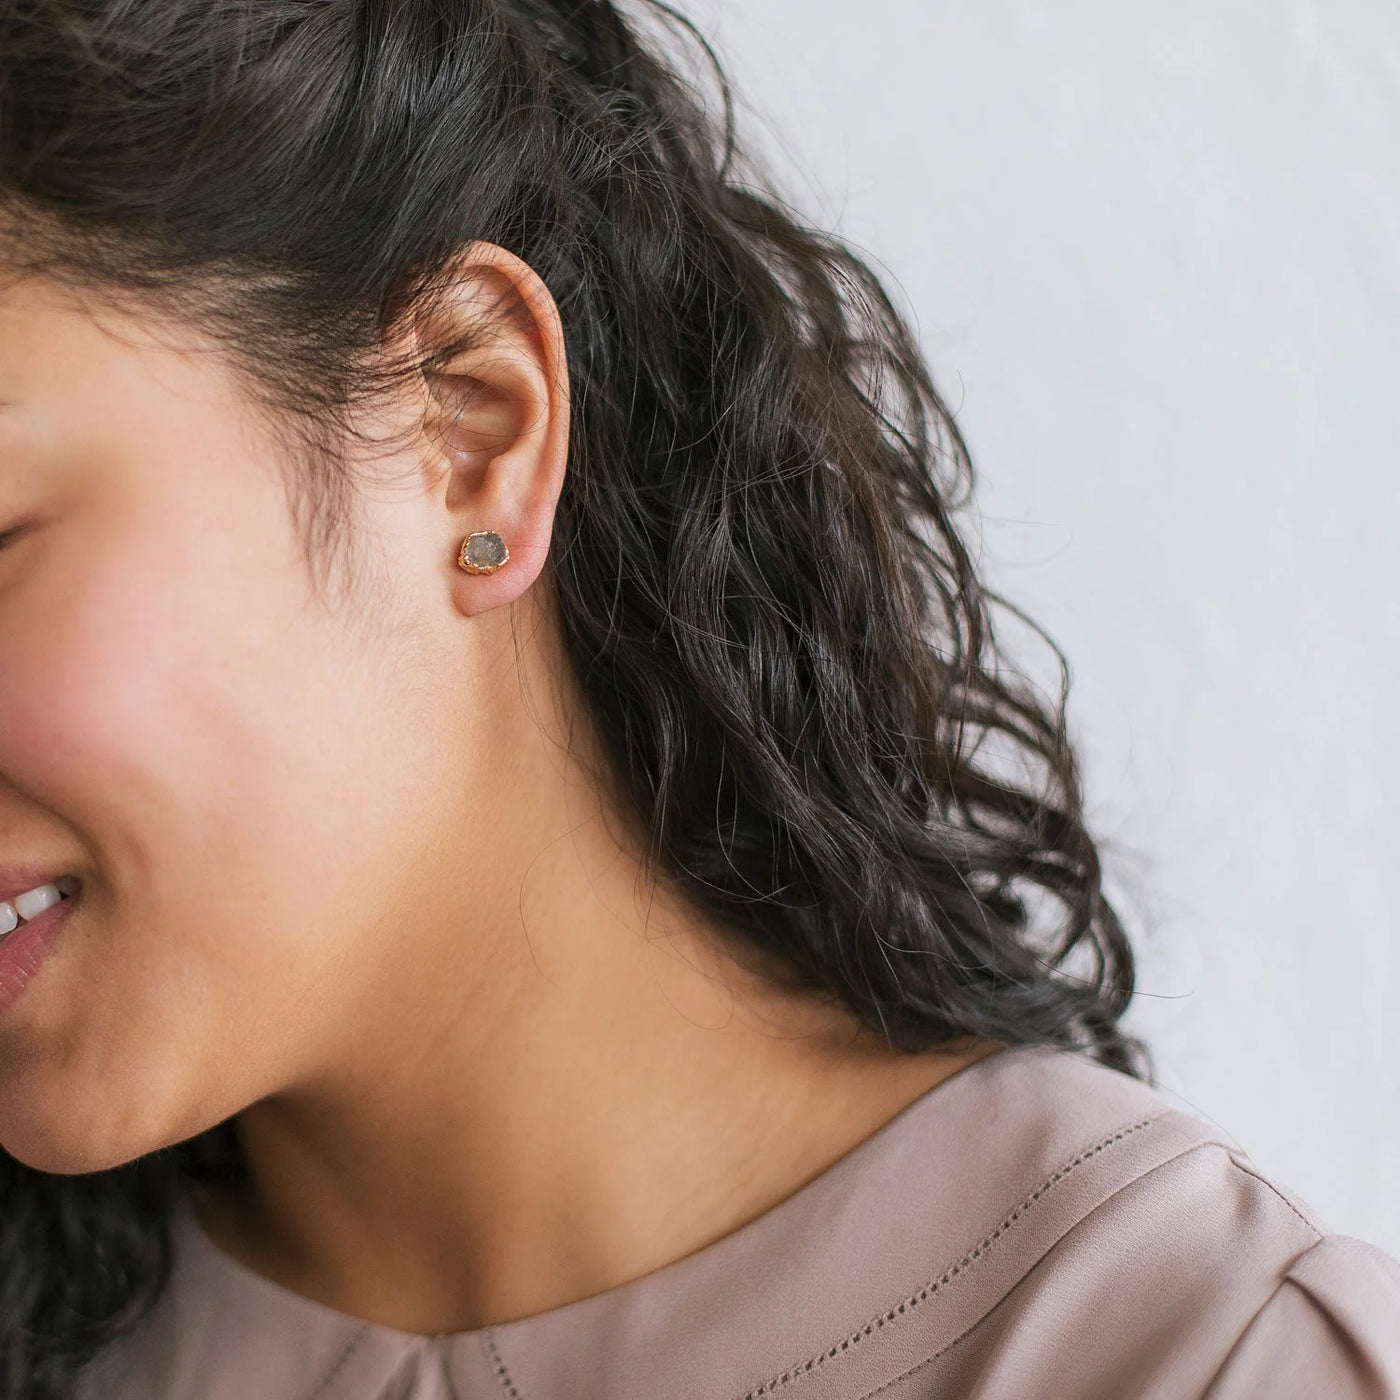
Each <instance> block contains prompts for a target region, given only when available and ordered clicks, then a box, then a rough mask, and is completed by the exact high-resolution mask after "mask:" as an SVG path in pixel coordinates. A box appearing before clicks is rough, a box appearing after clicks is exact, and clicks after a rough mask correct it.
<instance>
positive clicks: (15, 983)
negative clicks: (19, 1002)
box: [0, 880, 81, 1014]
mask: <svg viewBox="0 0 1400 1400" xmlns="http://www.w3.org/2000/svg"><path fill="white" fill-rule="evenodd" d="M39 883H40V884H43V883H44V882H43V881H42V880H41V881H40V882H39ZM28 888H31V889H32V888H33V886H29V887H28ZM19 893H21V894H23V893H24V891H23V890H20V891H19ZM80 897H81V896H79V895H70V896H68V897H67V898H66V899H61V900H59V902H58V903H57V904H55V905H53V906H52V907H51V908H49V909H45V910H44V912H43V913H42V914H40V915H39V916H38V917H37V918H33V919H30V920H29V922H28V923H23V924H21V925H20V926H19V927H18V928H17V929H16V930H15V931H14V932H13V933H10V934H6V935H5V937H4V938H0V1014H3V1013H4V1011H5V1009H6V1008H7V1007H8V1006H9V1005H10V1003H11V1002H12V1001H14V999H15V998H16V997H17V996H19V994H20V993H21V992H22V991H24V989H25V988H26V987H27V986H28V985H29V984H30V982H32V981H33V980H34V976H35V974H36V973H37V972H38V971H39V969H40V968H41V967H43V965H44V964H45V963H46V962H47V961H48V959H49V955H50V954H51V953H52V952H53V951H54V948H55V946H56V945H57V943H58V939H59V934H60V933H61V932H62V929H63V925H64V924H65V923H66V922H67V920H68V916H69V915H70V914H71V913H72V912H73V906H74V905H75V904H76V903H77V902H78V899H79V898H80Z"/></svg>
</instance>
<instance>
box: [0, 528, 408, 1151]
mask: <svg viewBox="0 0 1400 1400" xmlns="http://www.w3.org/2000/svg"><path fill="white" fill-rule="evenodd" d="M194 541H199V546H198V547H195V545H194V543H193V542H194ZM72 552H73V554H74V556H75V557H74V558H73V559H71V560H68V561H66V562H67V566H68V567H67V569H62V568H60V565H61V564H62V563H63V562H64V561H60V560H59V559H58V558H57V554H58V551H57V550H54V551H53V552H52V553H51V555H50V556H49V558H48V560H47V561H46V563H45V566H44V569H45V577H44V578H39V577H37V575H36V576H35V577H34V578H33V579H32V580H30V581H29V583H30V584H32V586H27V588H26V596H25V599H24V600H23V603H24V605H23V608H21V607H20V605H19V603H18V601H14V602H13V604H12V605H11V604H7V605H6V606H4V607H0V631H3V636H0V647H3V650H4V654H5V655H6V656H22V657H23V658H24V664H23V666H22V667H14V668H11V667H8V666H7V667H5V668H4V670H3V673H0V772H3V773H4V774H5V775H6V776H7V778H8V780H9V782H10V783H11V784H12V785H13V786H14V787H15V788H16V789H17V790H18V792H19V794H20V797H21V802H22V806H21V807H18V808H16V809H15V810H18V811H29V810H34V811H35V813H36V815H35V816H34V817H33V819H31V820H25V821H24V822H23V824H22V825H17V827H16V829H17V830H19V831H21V832H22V833H24V834H25V836H26V838H27V837H28V835H29V833H37V832H39V831H46V832H55V818H57V821H58V823H60V824H61V825H60V826H59V827H58V829H60V830H63V831H64V832H65V833H66V835H67V839H66V840H65V839H62V838H60V837H58V836H57V835H56V834H55V835H52V836H50V837H48V838H46V839H44V847H45V849H48V850H55V849H56V850H63V851H72V852H73V854H74V855H75V857H77V858H78V859H79V860H80V861H81V862H82V866H83V871H82V873H84V874H86V875H88V877H89V888H88V889H87V890H86V891H85V893H84V900H83V906H82V907H80V908H79V909H78V911H77V917H75V918H74V919H73V920H72V924H71V932H70V935H69V937H68V938H67V939H66V940H65V943H64V945H63V947H62V950H61V952H60V953H59V954H58V955H57V956H56V957H55V958H54V959H53V962H52V964H51V965H50V966H49V967H48V968H46V969H45V971H44V974H43V975H41V977H39V978H38V979H36V981H35V983H34V984H33V985H32V986H31V988H29V989H28V990H27V991H26V993H25V995H24V996H23V997H22V998H21V999H20V1001H18V1002H17V1003H15V1006H14V1007H13V1008H12V1011H13V1012H15V1013H16V1014H15V1015H14V1016H13V1017H10V1016H7V1017H5V1018H4V1021H9V1022H10V1023H11V1024H9V1025H6V1024H4V1022H0V1067H3V1069H4V1071H5V1077H4V1085H3V1088H0V1141H4V1143H5V1145H6V1146H7V1148H9V1150H10V1151H11V1152H12V1153H14V1154H15V1155H20V1156H22V1157H24V1158H25V1159H27V1160H33V1161H34V1164H35V1165H47V1169H49V1170H68V1169H82V1170H90V1169H95V1167H96V1166H100V1165H104V1164H108V1163H110V1162H111V1161H115V1160H125V1159H128V1158H129V1157H130V1156H132V1155H135V1154H137V1153H139V1152H142V1151H147V1150H150V1149H151V1148H153V1147H156V1146H160V1145H163V1144H164V1143H165V1142H169V1141H175V1140H178V1139H179V1138H181V1137H184V1136H188V1135H189V1134H190V1133H192V1132H195V1131H199V1130H201V1129H202V1128H203V1127H206V1126H209V1124H210V1123H212V1122H216V1121H219V1119H221V1118H223V1117H226V1116H227V1115H228V1114H229V1113H232V1112H235V1111H237V1110H238V1109H240V1108H242V1107H244V1106H246V1104H247V1103H248V1102H251V1101H252V1100H253V1099H255V1098H257V1097H260V1096H261V1095H262V1094H264V1093H266V1092H271V1091H272V1090H274V1089H275V1088H277V1087H280V1083H281V1081H282V1080H285V1079H286V1078H287V1077H289V1076H291V1075H294V1074H295V1073H296V1070H297V1065H298V1060H299V1057H300V1056H301V1055H303V1054H304V1053H306V1052H307V1048H308V1046H309V1045H311V1044H312V1043H314V1042H315V1040H316V1039H317V1038H318V1036H319V1035H320V1034H321V1033H322V1031H321V1024H320V1022H319V1021H318V1018H321V1019H322V1020H324V1021H326V1022H328V1021H329V1019H330V1018H331V1017H332V1016H333V1014H334V1011H335V1002H336V994H335V989H336V988H337V986H345V987H346V989H347V991H348V990H349V988H348V985H347V983H346V979H345V976H344V971H345V968H346V967H347V966H353V964H354V945H355V941H356V939H357V937H359V936H360V934H359V930H360V929H362V928H364V929H368V928H369V927H370V926H371V925H372V923H373V921H374V919H375V917H376V908H375V902H374V901H375V899H376V897H379V898H380V899H383V898H384V897H386V881H385V878H384V873H385V872H384V868H383V866H384V863H385V860H386V856H387V855H391V854H392V853H391V852H388V851H387V848H386V844H385V842H386V833H385V832H383V831H378V830H376V821H377V818H376V811H377V810H378V807H377V804H376V795H377V794H381V795H382V794H383V792H384V785H385V784H386V783H389V782H391V781H392V770H393V764H394V755H393V752H392V750H391V749H390V748H387V747H386V739H387V737H388V732H387V727H386V726H385V725H384V723H383V716H384V714H385V711H386V707H387V706H389V705H391V704H392V698H391V697H388V696H386V695H385V694H383V692H382V690H381V689H380V687H379V685H378V684H377V683H376V682H375V681H374V679H373V678H374V677H376V676H377V675H379V674H380V672H379V671H378V669H377V668H375V667H372V666H369V665H367V664H366V662H365V658H364V656H363V654H360V653H356V652H355V651H354V650H353V649H352V648H351V643H350V642H349V641H348V640H346V639H344V637H343V635H342V634H341V633H340V632H339V631H338V630H337V629H336V628H335V627H334V625H333V623H331V622H330V621H329V620H328V619H326V618H324V616H323V615H321V614H320V613H318V612H317V611H316V610H315V609H314V608H312V607H310V606H308V605H307V603H306V601H305V593H304V588H303V587H302V585H301V577H302V576H301V572H300V569H301V566H300V562H299V560H297V559H296V558H295V557H294V556H293V554H292V552H291V549H290V546H288V545H285V543H284V542H282V541H281V540H280V539H276V538H274V539H267V540H259V539H247V538H245V539H242V540H239V541H234V540H233V539H232V538H230V537H229V536H228V535H227V534H224V535H223V536H220V535H218V534H212V533H210V532H206V531H200V530H198V529H193V528H192V529H190V530H174V529H172V530H161V531H159V532H150V533H148V534H146V535H145V536H144V537H143V536H142V534H141V533H140V532H139V531H138V530H137V529H136V528H135V525H134V523H133V524H132V525H131V527H130V528H126V529H123V530H121V531H115V532H113V533H112V534H111V535H108V536H106V537H105V539H97V540H91V541H87V542H86V543H85V544H84V546H83V547H82V548H81V549H78V548H77V547H76V545H74V546H73V548H72ZM79 559H80V560H81V563H79ZM21 613H23V615H24V622H23V624H20V623H19V621H18V619H19V617H20V615H21ZM376 763H377V764H378V765H379V767H378V768H377V769H376V766H375V765H376ZM39 809H42V810H43V811H44V813H45V817H46V819H44V820H41V819H40V818H39V817H38V816H37V811H38V810H39ZM16 1065H18V1066H19V1067H20V1068H19V1069H18V1071H16V1072H11V1071H12V1067H14V1066H16ZM205 1120H207V1121H205ZM75 1162H76V1163H78V1165H77V1166H73V1165H72V1164H73V1163H75Z"/></svg>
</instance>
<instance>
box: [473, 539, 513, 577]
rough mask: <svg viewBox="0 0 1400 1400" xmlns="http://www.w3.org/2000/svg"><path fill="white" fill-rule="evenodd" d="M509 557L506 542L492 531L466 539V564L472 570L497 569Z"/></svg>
mask: <svg viewBox="0 0 1400 1400" xmlns="http://www.w3.org/2000/svg"><path fill="white" fill-rule="evenodd" d="M509 557H510V556H509V554H508V553H507V552H506V542H505V541H504V540H503V539H502V538H501V537H500V536H499V535H498V534H497V533H496V532H495V531H494V530H485V531H483V532H482V533H481V534H477V535H469V536H468V537H467V563H468V564H470V565H471V566H472V568H474V569H499V568H500V567H501V565H502V564H504V563H505V562H506V560H507V559H508V558H509Z"/></svg>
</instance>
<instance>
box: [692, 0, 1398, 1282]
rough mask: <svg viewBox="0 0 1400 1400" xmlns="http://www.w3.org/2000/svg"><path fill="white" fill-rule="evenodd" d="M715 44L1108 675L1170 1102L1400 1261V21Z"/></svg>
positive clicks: (873, 20)
mask: <svg viewBox="0 0 1400 1400" xmlns="http://www.w3.org/2000/svg"><path fill="white" fill-rule="evenodd" d="M682 4H683V6H684V8H685V10H686V12H687V13H689V14H690V15H692V16H693V17H694V18H695V19H696V20H697V22H698V23H699V24H700V26H701V28H702V30H703V31H704V32H705V33H707V34H708V35H709V36H710V37H711V38H712V39H713V40H714V41H715V42H716V44H717V46H718V48H719V49H720V52H721V55H722V56H723V57H724V58H725V59H726V60H727V61H728V64H729V67H730V71H731V73H732V75H733V76H734V78H735V79H736V82H737V84H738V87H739V91H740V96H741V98H742V99H743V100H744V102H745V104H746V105H747V107H748V108H749V109H750V111H749V113H748V114H747V116H746V124H747V128H748V131H749V133H750V136H751V138H752V144H754V145H756V146H758V147H759V148H760V149H762V150H766V151H768V152H769V153H770V161H775V162H776V163H777V167H778V170H779V173H780V179H781V181H782V183H783V185H784V187H785V189H787V190H788V191H789V192H790V193H791V195H792V196H793V198H794V200H795V201H796V202H798V203H799V204H800V206H801V207H802V208H803V209H804V210H805V211H806V212H808V213H809V214H810V215H811V216H812V217H813V219H814V220H815V221H816V222H818V223H821V224H823V225H824V226H833V225H834V226H837V227H839V228H840V229H841V230H842V231H843V233H844V234H845V235H846V236H847V237H848V239H849V240H850V241H852V242H854V243H855V244H856V245H857V246H858V247H859V248H861V249H862V250H863V251H864V252H866V253H867V254H869V255H871V256H872V257H873V258H874V259H876V261H877V264H878V265H879V266H881V267H882V268H883V269H884V270H885V271H886V272H887V274H888V282H889V284H890V285H892V287H893V289H894V290H895V292H896V294H897V295H898V296H899V297H900V298H901V299H902V301H903V304H904V305H905V306H906V307H907V308H908V310H909V311H910V313H911V314H912V315H913V316H914V317H915V319H916V321H917V324H918V326H919V328H920V332H921V335H922V338H923V343H924V346H925V348H926V350H927V353H928V354H929V356H930V358H931V360H932V363H933V365H934V368H935V372H936V375H937V378H938V381H939V383H940V386H941V387H942V388H943V390H944V391H945V395H946V396H947V397H948V398H949V399H950V400H951V401H952V403H953V405H954V406H955V407H956V408H957V409H958V419H959V422H960V424H961V426H962V428H963V429H964V431H965V433H966V434H967V436H968V438H969V440H970V446H971V449H972V453H973V457H974V460H975V462H976V464H977V467H978V469H979V472H980V487H979V492H980V510H981V516H982V527H981V528H982V540H983V546H982V554H983V560H984V565H985V567H986V568H987V569H988V571H989V574H990V577H991V579H992V581H993V583H994V584H996V585H997V586H998V587H1000V588H1001V589H1002V590H1003V591H1005V592H1007V593H1008V594H1009V595H1010V596H1011V597H1013V598H1014V599H1015V600H1016V601H1018V602H1020V603H1021V604H1023V605H1024V606H1026V607H1027V609H1028V610H1029V611H1031V612H1032V614H1033V615H1035V616H1036V617H1037V618H1038V619H1039V620H1040V621H1042V622H1043V623H1044V624H1045V625H1046V626H1047V627H1048V629H1049V630H1050V631H1051V633H1052V635H1054V636H1055V638H1056V640H1057V641H1058V642H1059V643H1060V644H1061V646H1062V647H1063V648H1064V649H1065V651H1066V652H1067V653H1068V655H1069V658H1070V662H1071V665H1072V667H1073V672H1074V689H1073V692H1072V698H1071V709H1070V714H1071V721H1072V725H1073V728H1074V732H1075V734H1076V737H1077V739H1078V741H1079V743H1080V745H1081V748H1082V750H1083V753H1084V756H1085V763H1086V777H1087V787H1088V793H1089V797H1090V802H1091V808H1092V813H1093V817H1094V820H1095V823H1096V829H1097V831H1098V832H1099V833H1100V834H1101V835H1102V836H1104V837H1106V838H1107V839H1108V841H1109V844H1110V854H1109V863H1110V870H1111V873H1112V876H1113V881H1114V888H1115V890H1116V891H1119V892H1120V893H1121V894H1122V895H1123V897H1124V899H1125V901H1126V908H1125V912H1126V913H1127V914H1128V915H1129V916H1130V917H1131V919H1132V921H1133V925H1134V927H1135V928H1136V929H1137V930H1138V944H1139V951H1140V954H1141V978H1140V986H1141V989H1142V991H1143V992H1144V993H1145V994H1146V995H1144V997H1143V998H1142V999H1141V1001H1140V1002H1139V1004H1138V1006H1137V1007H1136V1009H1135V1010H1134V1012H1133V1013H1132V1014H1131V1017H1130V1020H1129V1025H1130V1026H1132V1027H1133V1028H1134V1029H1136V1030H1138V1031H1140V1032H1142V1033H1145V1034H1146V1035H1147V1036H1148V1037H1149V1039H1150V1041H1151V1042H1152V1044H1153V1046H1154V1048H1155V1051H1156V1057H1157V1066H1158V1069H1159V1074H1160V1078H1161V1082H1162V1086H1163V1087H1164V1088H1165V1089H1167V1090H1168V1091H1170V1092H1172V1093H1174V1094H1176V1095H1179V1096H1181V1100H1184V1101H1185V1104H1186V1105H1189V1106H1191V1107H1193V1108H1195V1109H1196V1110H1197V1111H1198V1112H1200V1113H1202V1114H1204V1115H1206V1116H1208V1117H1210V1118H1213V1119H1214V1120H1216V1121H1217V1122H1219V1123H1220V1124H1222V1125H1223V1126H1224V1127H1225V1128H1226V1129H1227V1130H1228V1131H1229V1132H1230V1133H1232V1134H1233V1135H1234V1136H1235V1137H1236V1138H1237V1139H1239V1140H1240V1141H1241V1142H1242V1143H1243V1144H1244V1146H1245V1147H1246V1148H1247V1149H1248V1150H1249V1152H1250V1154H1251V1156H1252V1157H1253V1158H1254V1160H1255V1161H1256V1162H1257V1163H1258V1164H1259V1165H1260V1167H1261V1168H1263V1169H1264V1170H1265V1171H1267V1172H1269V1173H1272V1174H1273V1175H1275V1176H1276V1177H1278V1178H1279V1179H1281V1180H1283V1181H1284V1182H1286V1183H1287V1184H1288V1185H1290V1186H1292V1187H1293V1188H1294V1189H1295V1190H1296V1191H1298V1192H1299V1194H1301V1195H1302V1196H1303V1197H1304V1198H1305V1199H1306V1200H1308V1201H1309V1202H1310V1203H1311V1204H1312V1205H1313V1206H1314V1207H1315V1208H1316V1209H1317V1210H1318V1211H1319V1212H1320V1213H1321V1214H1322V1215H1323V1218H1324V1219H1325V1220H1326V1221H1327V1222H1328V1223H1329V1224H1330V1225H1331V1226H1332V1227H1333V1228H1335V1229H1338V1230H1342V1231H1345V1232H1348V1233H1351V1234H1357V1235H1360V1236H1362V1237H1363V1238H1366V1239H1369V1240H1371V1241H1373V1242H1375V1243H1377V1244H1380V1245H1381V1246H1382V1247H1384V1248H1386V1249H1388V1250H1389V1251H1390V1252H1391V1253H1393V1254H1396V1255H1400V1191H1397V1190H1396V1189H1395V1188H1396V1186H1397V1165H1400V1092H1398V1091H1400V1072H1397V1063H1400V1015H1397V1012H1396V1007H1397V1003H1400V952H1398V951H1397V946H1398V945H1400V929H1397V917H1396V912H1395V907H1396V906H1395V899H1394V884H1395V876H1396V874H1397V872H1398V871H1400V856H1397V848H1400V820H1398V819H1397V816H1396V802H1397V800H1400V745H1398V744H1397V740H1396V718H1397V717H1396V712H1395V710H1396V707H1395V699H1394V689H1395V682H1396V680H1397V678H1398V677H1400V605H1397V601H1396V598H1395V592H1396V585H1397V582H1398V581H1400V565H1397V554H1398V553H1400V491H1398V490H1397V485H1396V482H1397V463H1398V462H1400V453H1397V439H1400V10H1397V9H1396V8H1395V7H1394V6H1393V5H1392V4H1389V3H1382V0H1171V3H1170V4H1168V3H1166V0H1160V2H1159V3H1138V2H1134V3H1126V4H1124V3H1110V0H1058V2H1057V3H1055V4H1049V3H1030V0H975V3H969V0H863V3H860V4H852V3H850V0H839V3H838V0H682Z"/></svg>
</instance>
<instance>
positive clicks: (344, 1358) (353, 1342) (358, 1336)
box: [306, 1327, 369, 1400]
mask: <svg viewBox="0 0 1400 1400" xmlns="http://www.w3.org/2000/svg"><path fill="white" fill-rule="evenodd" d="M368 1332H369V1328H367V1327H361V1328H360V1329H359V1331H357V1332H356V1333H355V1335H354V1336H353V1337H351V1338H350V1340H349V1341H348V1342H346V1344H345V1347H344V1350H342V1351H341V1353H340V1355H339V1356H337V1357H336V1359H335V1360H334V1361H333V1362H332V1363H331V1369H330V1370H329V1371H327V1372H326V1374H325V1375H324V1376H322V1377H321V1380H320V1383H319V1384H318V1385H317V1386H316V1388H315V1389H314V1390H312V1391H310V1392H309V1393H308V1394H307V1396H306V1400H316V1397H317V1396H319V1395H324V1394H325V1393H326V1390H327V1387H329V1386H330V1385H332V1384H333V1383H334V1382H335V1380H336V1378H337V1377H338V1376H339V1375H340V1373H341V1372H342V1371H343V1370H344V1369H345V1368H346V1366H347V1365H349V1363H350V1358H351V1357H352V1356H353V1355H354V1354H355V1352H356V1350H358V1348H359V1345H360V1343H361V1342H363V1341H364V1339H365V1336H366V1335H367V1333H368Z"/></svg>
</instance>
